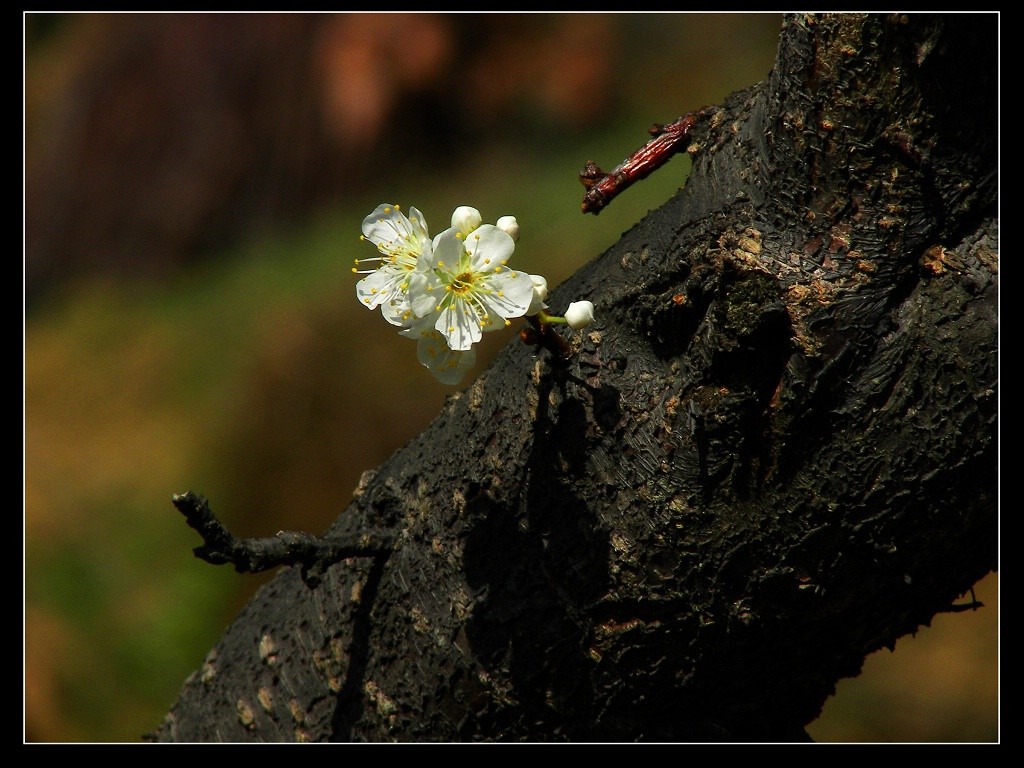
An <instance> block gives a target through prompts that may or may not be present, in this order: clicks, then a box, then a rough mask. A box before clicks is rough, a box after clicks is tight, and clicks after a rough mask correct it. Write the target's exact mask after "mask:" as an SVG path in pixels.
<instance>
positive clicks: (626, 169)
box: [580, 107, 719, 216]
mask: <svg viewBox="0 0 1024 768" xmlns="http://www.w3.org/2000/svg"><path fill="white" fill-rule="evenodd" d="M718 110H719V108H718V107H703V108H702V109H698V110H696V111H694V112H689V113H687V114H686V115H683V116H682V117H680V118H679V119H678V120H676V121H675V122H672V123H666V124H665V125H659V124H657V123H655V124H654V125H652V126H651V127H650V129H649V131H648V133H650V134H651V135H652V136H654V138H653V139H651V140H650V141H649V142H647V143H646V144H645V145H644V146H642V147H640V149H638V150H637V151H636V152H634V153H633V154H632V155H630V156H629V157H627V158H626V159H625V160H623V161H622V162H621V163H620V164H619V165H617V166H615V169H614V170H612V171H610V172H608V173H605V172H604V171H602V170H601V169H600V168H599V167H598V166H597V164H596V163H594V161H593V160H588V161H587V163H586V165H585V166H584V167H583V170H582V171H580V182H581V183H582V184H583V186H584V187H586V188H587V192H586V194H584V195H583V204H582V205H581V206H580V208H581V210H582V211H583V213H593V214H594V215H595V216H596V215H597V214H599V213H600V212H601V209H602V208H604V207H605V206H606V205H608V203H610V202H611V201H612V198H614V197H615V196H616V195H618V194H619V193H620V192H622V191H623V190H624V189H626V188H628V187H630V186H632V185H633V184H634V183H635V182H637V181H640V180H641V179H645V178H647V177H648V176H650V175H651V174H652V173H654V172H655V171H656V170H658V169H659V168H660V167H661V166H663V165H664V164H665V163H667V162H668V161H669V160H671V159H672V157H673V156H674V155H675V154H676V152H678V151H679V150H680V149H686V148H687V146H688V145H689V142H690V135H691V134H692V132H693V129H694V128H695V127H696V126H697V125H698V124H699V123H700V122H702V121H704V120H706V119H707V118H708V117H710V116H711V115H713V114H714V113H715V112H717V111H718Z"/></svg>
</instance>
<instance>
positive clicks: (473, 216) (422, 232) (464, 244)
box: [352, 203, 594, 384]
mask: <svg viewBox="0 0 1024 768" xmlns="http://www.w3.org/2000/svg"><path fill="white" fill-rule="evenodd" d="M482 222H483V219H482V217H481V216H480V211H478V210H477V209H476V208H471V207H469V206H465V205H463V206H460V207H458V208H456V209H455V212H454V213H453V214H452V223H451V227H449V228H448V229H446V230H445V231H444V232H441V233H440V234H438V235H435V236H434V238H433V239H431V238H430V234H429V232H428V230H427V222H426V220H425V219H424V218H423V214H422V213H420V212H419V211H418V210H416V209H415V208H410V209H409V215H408V216H406V215H405V214H404V213H403V212H402V211H401V210H400V208H399V206H397V205H393V204H390V203H383V204H381V205H379V206H377V208H376V209H375V210H374V211H373V213H371V214H370V215H369V216H367V217H366V218H365V219H363V227H362V229H363V234H362V236H361V238H360V239H362V240H369V241H370V242H371V243H373V244H374V245H376V246H377V250H378V251H379V252H380V255H379V256H375V257H373V258H367V259H356V266H355V267H354V268H353V270H352V271H353V272H355V273H357V274H365V275H366V277H364V278H362V279H361V280H360V281H359V282H358V283H357V284H356V296H357V297H358V298H359V301H360V302H362V303H363V304H364V305H365V306H366V307H368V308H369V309H377V308H378V307H380V310H381V314H382V315H383V316H384V319H385V320H387V321H388V322H389V323H391V324H392V325H395V326H398V327H399V329H400V330H399V333H400V334H401V335H402V336H406V337H409V338H412V339H417V340H418V348H417V354H418V357H419V361H420V362H421V363H422V364H423V365H424V366H426V367H427V368H428V369H429V370H430V372H431V373H432V374H433V375H434V376H435V377H436V378H437V379H438V380H440V381H441V382H443V383H445V384H457V383H458V382H459V381H461V380H462V377H463V376H464V375H465V373H466V371H468V370H469V369H470V368H471V367H472V366H473V363H474V362H475V361H476V352H475V350H474V349H473V345H474V344H475V343H476V342H478V341H480V338H481V337H482V336H483V334H484V333H486V332H487V331H494V330H497V329H499V328H504V327H506V326H508V325H509V324H510V323H511V321H512V319H513V318H516V317H523V316H528V315H541V316H543V318H544V320H545V322H556V323H558V322H561V323H567V324H568V325H570V326H571V327H573V328H576V329H578V328H584V327H586V326H587V325H590V323H592V322H593V320H594V305H593V304H591V303H590V302H589V301H582V302H574V303H573V304H571V305H570V306H569V311H567V312H566V315H565V317H552V316H550V315H547V314H546V313H545V312H544V310H546V309H547V304H545V303H544V300H545V299H546V298H547V292H548V289H547V280H545V279H544V278H543V277H541V276H540V275H530V274H527V273H525V272H518V271H516V270H514V269H511V268H510V267H508V266H506V265H507V263H508V260H509V258H510V257H511V256H512V252H513V251H514V250H515V244H516V240H518V239H519V223H518V222H517V221H516V218H515V216H502V217H501V218H500V219H498V221H497V222H496V223H495V224H484V223H482ZM368 263H377V265H378V266H376V267H375V268H373V269H363V268H361V267H362V266H363V265H365V264H368Z"/></svg>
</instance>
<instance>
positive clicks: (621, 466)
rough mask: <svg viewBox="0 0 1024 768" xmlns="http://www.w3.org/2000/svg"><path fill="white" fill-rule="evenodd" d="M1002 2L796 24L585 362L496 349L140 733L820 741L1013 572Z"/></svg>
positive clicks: (617, 278) (611, 288)
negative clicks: (315, 561)
mask: <svg viewBox="0 0 1024 768" xmlns="http://www.w3.org/2000/svg"><path fill="white" fill-rule="evenodd" d="M997 20H998V19H997V17H996V16H994V15H989V14H979V15H956V16H941V15H938V16H937V15H909V16H904V15H881V14H876V15H853V14H843V15H825V16H817V15H793V16H788V17H787V18H786V21H785V23H784V25H783V30H782V35H781V40H780V47H779V53H778V58H777V62H776V65H775V67H774V69H773V71H772V72H771V74H770V76H769V78H768V79H767V80H766V81H764V82H762V83H760V84H758V85H756V86H754V87H752V88H750V89H748V90H746V91H743V92H740V93H737V94H734V95H733V96H732V97H730V98H729V99H728V100H727V102H726V103H725V104H724V105H722V106H721V108H720V109H713V110H711V111H710V112H709V113H708V115H709V116H708V117H707V119H706V120H703V121H702V122H701V123H700V124H699V125H698V126H697V127H696V128H695V129H694V132H693V142H692V144H691V145H690V147H689V150H690V152H691V154H692V155H693V157H694V163H693V171H692V174H691V175H690V177H689V179H688V181H687V184H686V186H685V188H684V189H683V190H681V192H680V193H679V194H677V195H676V196H675V197H674V198H673V199H671V200H669V201H668V202H667V203H666V204H665V205H664V206H662V207H661V208H660V209H659V210H657V211H654V212H653V213H651V214H650V215H649V216H648V217H647V218H645V219H644V220H643V221H641V222H640V223H639V224H638V225H637V226H636V227H635V228H633V229H632V230H631V231H629V232H627V233H626V234H625V235H624V236H623V238H622V240H621V241H620V242H619V243H617V244H616V245H615V246H614V247H612V248H611V249H609V250H608V251H607V252H606V253H605V254H603V255H602V256H601V257H599V258H598V259H596V260H595V261H593V262H592V263H591V264H589V265H588V266H587V267H585V268H583V269H582V270H580V271H579V272H578V273H577V274H576V275H575V276H573V277H572V278H571V279H570V280H568V281H567V282H566V283H565V284H564V285H563V286H561V287H560V288H559V289H558V290H557V291H556V292H555V293H554V295H553V296H552V297H551V299H550V301H551V303H552V305H553V306H556V307H558V306H564V305H565V303H566V302H567V301H569V300H573V299H579V298H588V299H590V300H592V301H593V302H594V303H595V305H596V306H597V308H598V313H599V324H598V325H597V326H595V327H594V328H592V329H588V331H585V332H582V333H578V334H576V336H575V337H574V338H573V339H572V341H573V343H574V344H575V345H576V346H577V349H576V352H575V354H574V356H573V357H572V359H571V360H570V362H569V363H568V364H566V365H564V366H560V365H558V364H556V363H555V362H554V361H553V359H552V357H551V356H550V355H548V354H547V353H546V352H545V353H542V354H540V355H537V354H536V350H535V349H533V348H531V347H529V346H527V345H525V344H521V343H518V342H515V343H510V344H509V346H508V347H506V348H505V349H504V350H503V352H502V353H501V354H500V355H499V356H498V358H497V359H496V361H495V362H494V364H493V365H492V367H491V368H490V369H489V370H488V371H487V372H485V373H484V374H483V375H482V376H481V377H480V378H479V379H477V380H476V381H475V382H474V383H473V384H472V385H471V386H469V387H468V388H467V389H466V390H465V391H464V392H462V393H460V394H458V395H455V396H453V397H452V398H451V399H450V400H449V401H448V403H447V404H446V405H445V407H444V410H443V412H442V413H441V414H440V415H439V417H438V418H437V419H436V421H435V422H434V423H433V424H432V425H431V426H430V427H429V428H428V429H427V430H426V431H425V432H424V433H423V434H422V435H420V436H419V437H418V438H416V439H415V440H413V441H412V442H410V443H409V444H408V445H407V446H406V447H405V448H403V449H402V450H401V451H399V452H398V453H397V454H395V455H394V456H393V457H392V458H391V459H390V460H388V461H387V462H385V463H384V464H383V465H381V466H380V467H379V468H378V469H377V470H376V471H375V472H373V473H367V475H366V476H365V478H364V481H363V482H362V483H361V484H360V487H359V488H358V489H357V491H356V493H355V496H354V498H353V500H352V502H351V504H350V505H349V507H348V508H347V509H346V510H345V511H344V512H343V513H342V514H341V515H340V516H339V517H338V519H337V521H336V522H335V523H334V525H333V526H332V527H331V529H330V531H329V532H328V535H330V536H332V537H335V539H336V540H338V541H344V540H350V541H352V542H359V541H360V540H362V542H363V545H362V546H364V547H368V546H369V545H368V544H367V543H366V542H369V541H370V540H371V539H372V540H374V541H384V542H385V543H384V544H383V545H380V546H379V547H378V548H376V549H374V548H372V547H371V548H369V549H366V550H365V551H358V550H338V551H341V552H343V554H352V553H353V552H355V553H356V555H358V556H353V557H350V558H348V559H345V560H341V561H340V562H337V563H335V564H333V565H331V566H330V567H329V568H327V569H326V570H325V571H324V572H323V573H322V574H320V575H322V579H320V580H319V581H317V580H316V579H313V578H309V579H308V582H307V580H304V578H303V576H304V574H305V575H306V576H307V577H308V576H309V575H310V571H309V569H306V570H304V569H302V568H300V567H295V568H286V569H284V570H283V571H282V572H281V573H280V574H279V575H278V576H277V577H276V578H275V579H274V580H273V581H272V582H271V583H269V584H268V585H267V586H265V587H264V588H263V589H262V590H261V591H260V592H259V593H258V595H257V596H256V597H255V598H254V599H253V600H252V602H251V603H250V604H249V605H248V606H247V607H246V608H245V609H244V610H243V611H242V613H241V614H240V615H239V616H238V618H237V620H236V621H235V623H234V624H233V625H232V626H231V627H230V628H229V629H228V631H227V632H226V633H225V635H224V637H223V638H222V640H221V642H220V643H219V644H218V645H217V646H216V647H215V648H214V649H213V650H212V651H211V652H210V655H209V657H208V658H207V660H206V662H205V664H204V665H203V666H202V668H201V669H200V670H198V671H197V672H196V673H195V674H194V675H193V676H191V677H190V678H189V679H188V681H187V682H186V684H185V687H184V690H183V692H182V694H181V697H180V699H179V700H178V702H177V703H176V704H175V705H174V707H173V709H172V711H171V712H170V714H169V715H168V717H167V719H166V720H165V722H164V723H163V724H161V725H160V726H159V727H158V729H157V730H156V732H155V733H154V734H152V736H151V737H152V738H154V739H159V740H180V741H184V740H189V741H191V740H233V741H249V740H268V741H276V740H294V739H299V740H315V741H320V740H338V741H347V740H356V741H366V740H369V741H379V740H401V741H413V740H416V741H461V740H577V741H582V740H597V741H620V740H670V741H675V740H794V739H803V738H806V736H805V731H804V730H803V729H804V726H805V725H806V724H807V723H809V722H810V721H812V720H813V719H814V718H815V717H816V716H817V715H818V714H819V712H820V709H821V707H822V705H823V703H824V702H825V700H826V698H827V697H828V696H829V695H830V694H831V693H832V692H833V690H834V685H835V683H836V681H837V680H839V679H840V678H842V677H844V676H850V675H856V674H857V673H858V672H859V670H860V667H861V664H862V662H863V660H864V658H865V656H866V655H867V654H869V653H871V652H872V651H874V650H876V649H878V648H880V647H883V646H892V644H893V643H894V642H895V641H896V639H897V638H899V637H900V636H902V635H904V634H906V633H909V632H913V631H915V630H916V629H917V628H918V627H920V626H921V625H925V624H928V623H929V621H930V620H931V619H932V617H933V616H934V615H935V614H936V613H938V612H941V611H944V610H949V609H950V606H951V605H952V604H953V602H954V600H955V599H956V598H957V596H959V595H961V594H963V593H965V592H966V591H967V590H969V588H970V587H971V586H972V585H973V584H974V583H975V582H976V581H977V580H978V579H980V578H981V577H983V576H984V575H985V574H987V573H988V572H990V571H992V570H994V569H995V568H996V567H997V552H998V540H997V528H998V526H997V473H996V470H997V453H996V445H997V441H996V436H997V424H998V422H997V418H998V408H997V395H996V391H997V325H998V313H997V287H998V279H997V267H998V231H997V226H998V221H997V219H996V216H997V169H998V158H997V106H996V105H997V80H996V75H997V54H996V51H997V45H996V43H997ZM691 106H694V107H695V106H698V105H691ZM214 506H216V503H215V504H214ZM361 537H362V539H361Z"/></svg>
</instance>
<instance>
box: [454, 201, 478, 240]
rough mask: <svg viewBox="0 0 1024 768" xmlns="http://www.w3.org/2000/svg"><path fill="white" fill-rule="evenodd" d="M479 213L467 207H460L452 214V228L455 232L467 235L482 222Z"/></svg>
mask: <svg viewBox="0 0 1024 768" xmlns="http://www.w3.org/2000/svg"><path fill="white" fill-rule="evenodd" d="M483 220H484V219H483V217H482V216H481V215H480V211H478V210H477V209H476V208H473V207H471V206H468V205H460V206H459V207H458V208H456V209H455V212H454V213H453V214H452V228H453V229H454V230H455V231H456V232H461V233H462V234H463V235H468V234H469V233H470V232H472V231H473V230H474V229H476V228H477V227H479V226H480V224H481V223H482V222H483Z"/></svg>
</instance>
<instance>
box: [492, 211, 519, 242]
mask: <svg viewBox="0 0 1024 768" xmlns="http://www.w3.org/2000/svg"><path fill="white" fill-rule="evenodd" d="M495 226H497V228H498V229H501V230H504V231H505V232H507V233H508V236H509V237H511V238H512V239H513V240H518V239H519V222H518V221H516V217H515V216H502V217H501V218H500V219H498V221H497V223H496V224H495Z"/></svg>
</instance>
